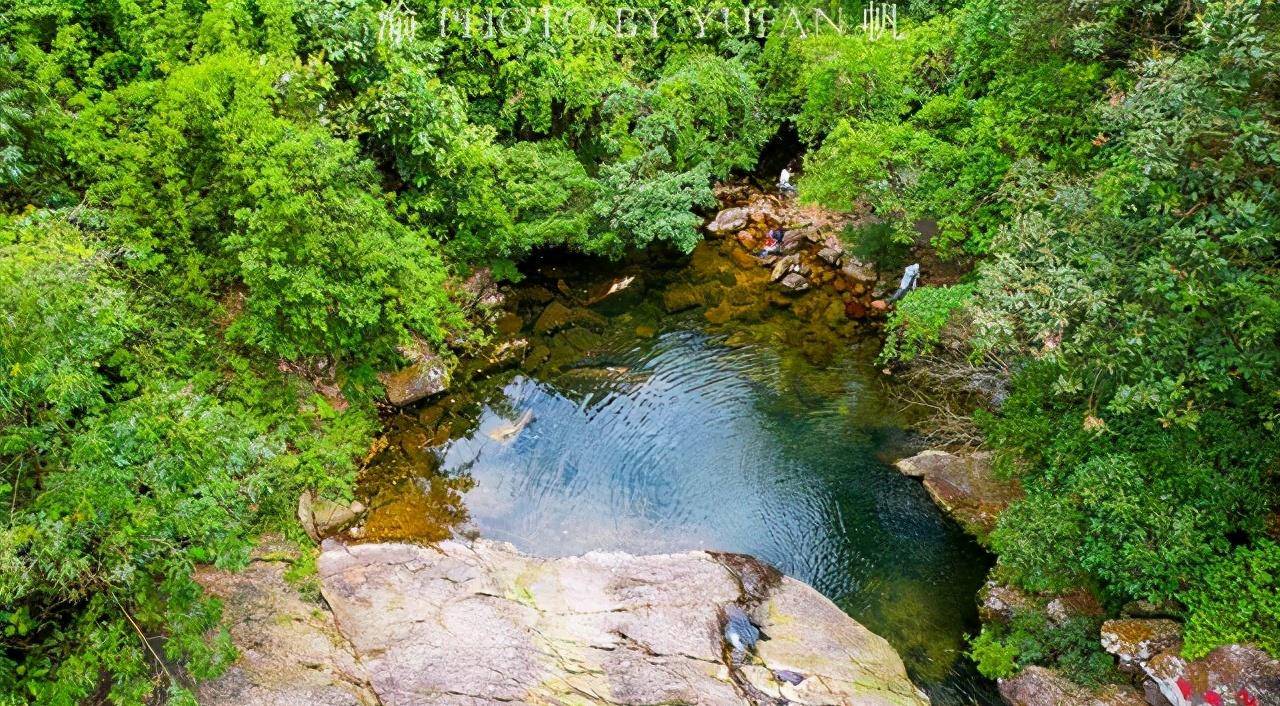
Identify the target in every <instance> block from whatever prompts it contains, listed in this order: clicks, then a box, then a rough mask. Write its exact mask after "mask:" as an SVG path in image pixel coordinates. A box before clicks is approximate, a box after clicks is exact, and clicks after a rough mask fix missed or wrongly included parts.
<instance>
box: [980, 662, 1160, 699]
mask: <svg viewBox="0 0 1280 706" xmlns="http://www.w3.org/2000/svg"><path fill="white" fill-rule="evenodd" d="M999 685H1000V696H1001V697H1003V698H1004V701H1005V703H1007V704H1009V706H1146V703H1147V702H1146V699H1144V698H1143V697H1142V695H1141V694H1139V693H1138V690H1137V689H1134V688H1133V687H1131V686H1117V685H1108V686H1105V687H1101V688H1099V689H1089V688H1087V687H1084V686H1081V685H1079V684H1076V683H1075V682H1073V681H1071V680H1069V679H1067V678H1066V677H1064V676H1062V675H1061V674H1058V673H1057V672H1055V671H1053V670H1052V669H1045V668H1044V667H1027V668H1026V669H1023V670H1022V671H1021V672H1019V673H1018V675H1017V676H1015V677H1011V678H1008V679H1001V680H1000V681H999Z"/></svg>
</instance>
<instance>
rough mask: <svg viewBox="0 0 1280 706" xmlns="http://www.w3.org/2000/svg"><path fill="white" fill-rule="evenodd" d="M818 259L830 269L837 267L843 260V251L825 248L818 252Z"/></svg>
mask: <svg viewBox="0 0 1280 706" xmlns="http://www.w3.org/2000/svg"><path fill="white" fill-rule="evenodd" d="M818 259H819V260H822V261H823V262H825V263H827V264H828V265H830V266H832V267H839V266H840V263H841V262H842V261H843V260H844V251H843V250H841V249H839V248H832V247H826V248H823V249H821V250H819V251H818Z"/></svg>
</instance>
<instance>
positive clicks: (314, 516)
mask: <svg viewBox="0 0 1280 706" xmlns="http://www.w3.org/2000/svg"><path fill="white" fill-rule="evenodd" d="M364 509H365V508H364V505H363V504H362V503H360V502H358V501H357V502H353V503H350V504H343V503H338V502H334V501H332V500H330V499H328V498H324V497H319V496H317V495H316V494H315V493H314V492H312V491H310V490H304V491H303V492H302V494H301V495H299V496H298V522H299V523H301V524H302V529H303V530H304V531H305V532H306V533H307V536H308V537H310V538H311V540H312V541H314V542H318V541H320V540H321V539H322V538H324V537H327V536H329V535H331V534H333V533H334V532H337V531H339V530H341V529H343V528H344V527H346V526H347V525H349V524H351V523H352V522H355V521H356V519H357V518H358V517H360V514H361V513H362V512H364Z"/></svg>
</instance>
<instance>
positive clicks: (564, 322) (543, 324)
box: [533, 300, 605, 336]
mask: <svg viewBox="0 0 1280 706" xmlns="http://www.w3.org/2000/svg"><path fill="white" fill-rule="evenodd" d="M604 324H605V319H604V317H603V316H601V315H599V314H597V313H595V312H594V311H591V310H590V309H584V308H581V307H575V308H572V309H571V308H569V307H567V306H565V305H564V304H562V303H560V301H559V300H556V301H552V302H551V303H550V304H548V305H547V308H545V309H543V310H542V314H540V315H539V316H538V320H537V321H534V322H533V332H534V333H536V334H538V335H539V336H544V335H546V334H549V333H555V332H556V331H559V330H560V329H562V328H567V327H569V326H586V327H588V328H603V327H604Z"/></svg>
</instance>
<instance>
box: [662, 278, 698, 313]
mask: <svg viewBox="0 0 1280 706" xmlns="http://www.w3.org/2000/svg"><path fill="white" fill-rule="evenodd" d="M702 304H703V297H702V292H701V290H699V289H698V287H696V286H694V285H692V284H677V285H673V286H671V287H668V288H667V290H666V291H665V292H663V293H662V307H663V308H664V309H666V310H667V313H669V314H674V313H676V312H678V311H684V310H685V309H692V308H694V307H695V306H702Z"/></svg>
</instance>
